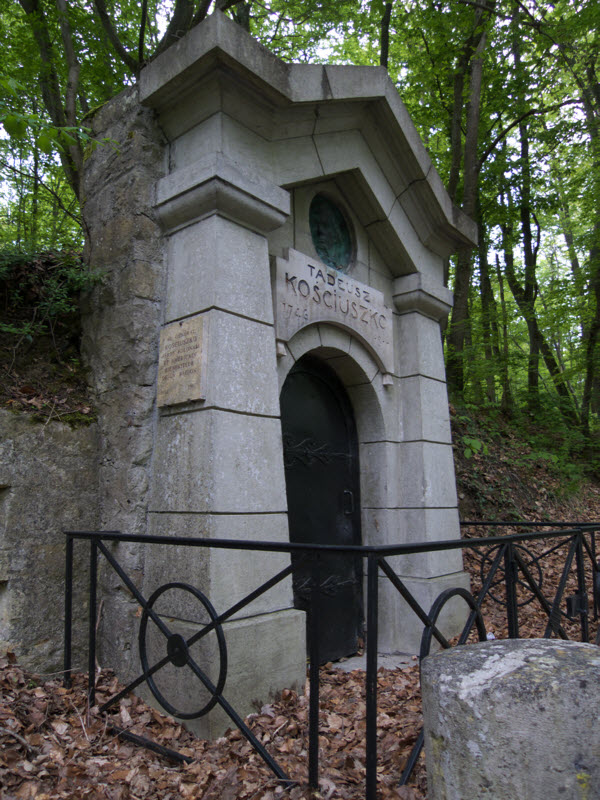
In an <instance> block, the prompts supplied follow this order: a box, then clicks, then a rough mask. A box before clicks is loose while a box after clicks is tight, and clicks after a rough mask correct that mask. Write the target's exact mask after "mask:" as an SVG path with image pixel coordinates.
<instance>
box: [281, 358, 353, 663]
mask: <svg viewBox="0 0 600 800" xmlns="http://www.w3.org/2000/svg"><path fill="white" fill-rule="evenodd" d="M281 423H282V430H283V452H284V464H285V480H286V492H287V503H288V515H289V527H290V540H291V541H292V542H302V543H306V542H311V543H314V542H316V543H320V544H338V545H347V544H360V543H361V535H360V503H359V468H358V445H357V437H356V426H355V423H354V416H353V413H352V407H351V405H350V401H349V399H348V396H347V394H346V391H345V389H344V387H343V386H342V384H341V383H340V381H339V379H338V378H337V376H336V375H335V373H334V372H333V370H331V369H330V368H329V367H327V366H326V365H325V364H324V363H323V362H321V361H320V360H318V359H316V358H313V357H309V356H305V357H304V358H302V359H300V360H299V361H298V362H297V364H296V365H295V366H294V368H293V369H292V370H291V371H290V374H289V375H288V377H287V379H286V381H285V384H284V386H283V389H282V392H281ZM292 563H293V564H294V567H295V569H294V604H295V606H296V608H301V609H307V608H308V599H309V597H310V590H311V585H312V584H311V569H310V567H309V566H308V565H307V564H306V563H299V559H298V558H294V559H293V560H292ZM319 583H320V592H319V612H318V613H319V641H320V647H319V661H320V663H324V662H326V661H335V660H337V659H339V658H342V657H343V656H347V655H350V654H352V653H355V652H356V650H357V647H358V637H359V635H360V633H361V631H362V583H361V563H360V559H357V558H356V557H347V556H346V557H344V556H342V555H340V554H335V555H327V556H324V557H323V558H322V561H321V566H320V582H319ZM309 624H310V620H309Z"/></svg>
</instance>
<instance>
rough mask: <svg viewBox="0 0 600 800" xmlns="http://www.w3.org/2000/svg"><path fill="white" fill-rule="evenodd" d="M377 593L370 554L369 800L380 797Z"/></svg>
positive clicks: (374, 562)
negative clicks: (378, 766) (378, 781)
mask: <svg viewBox="0 0 600 800" xmlns="http://www.w3.org/2000/svg"><path fill="white" fill-rule="evenodd" d="M377 590H378V561H377V556H376V555H375V554H374V553H369V557H368V561H367V676H366V681H367V686H366V694H367V706H366V717H367V718H366V726H367V727H366V746H367V758H366V779H367V786H366V795H365V797H366V800H376V797H377V617H378V593H377Z"/></svg>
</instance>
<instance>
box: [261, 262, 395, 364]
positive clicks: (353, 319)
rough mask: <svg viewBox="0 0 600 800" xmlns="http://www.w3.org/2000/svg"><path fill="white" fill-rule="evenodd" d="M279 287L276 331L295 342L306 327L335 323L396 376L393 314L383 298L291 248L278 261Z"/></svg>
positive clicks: (358, 282)
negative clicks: (372, 353) (353, 333)
mask: <svg viewBox="0 0 600 800" xmlns="http://www.w3.org/2000/svg"><path fill="white" fill-rule="evenodd" d="M275 269H276V274H275V281H274V307H275V330H276V336H277V338H278V339H282V340H283V341H284V342H287V341H289V340H290V339H291V338H292V336H293V335H294V334H295V333H296V332H297V331H299V330H300V329H301V328H304V327H305V326H306V325H309V324H310V323H315V322H331V323H333V324H334V325H338V326H340V327H343V328H346V329H350V331H354V332H355V333H357V334H358V335H359V336H360V338H361V339H363V340H364V341H365V342H366V343H367V344H368V345H370V347H371V349H372V350H373V351H374V353H375V354H376V355H377V356H378V357H379V359H380V361H381V362H382V364H383V366H384V368H385V369H386V371H387V372H393V370H394V349H393V341H394V338H393V319H392V309H391V308H389V307H388V306H386V305H385V303H384V297H383V293H382V292H379V291H377V289H373V288H372V287H370V286H367V284H365V283H361V282H360V281H356V280H353V279H352V278H351V277H350V276H348V275H346V274H344V273H342V272H339V271H338V270H334V269H330V268H328V267H325V266H324V265H323V264H319V263H318V262H317V263H313V262H311V261H310V260H309V259H308V257H307V256H305V255H304V254H302V253H299V252H298V251H297V250H292V249H291V248H290V250H289V253H288V258H287V259H285V258H277V259H276V267H275Z"/></svg>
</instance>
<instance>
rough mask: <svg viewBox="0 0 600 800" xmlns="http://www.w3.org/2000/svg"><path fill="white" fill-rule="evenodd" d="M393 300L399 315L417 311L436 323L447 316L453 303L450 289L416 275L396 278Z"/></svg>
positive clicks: (423, 276)
mask: <svg viewBox="0 0 600 800" xmlns="http://www.w3.org/2000/svg"><path fill="white" fill-rule="evenodd" d="M393 298H394V305H395V307H396V310H397V311H398V312H399V313H400V314H408V313H409V312H411V311H418V312H419V313H420V314H424V315H425V316H426V317H431V318H432V319H435V320H436V321H437V322H440V321H441V320H443V319H445V318H446V317H447V316H448V314H449V312H450V309H451V308H452V302H453V297H452V292H451V291H450V289H447V288H446V287H445V286H441V285H440V284H437V283H435V282H434V281H432V280H429V279H427V277H426V276H425V275H419V274H416V273H415V274H413V275H404V276H402V277H401V278H396V280H395V281H394V288H393Z"/></svg>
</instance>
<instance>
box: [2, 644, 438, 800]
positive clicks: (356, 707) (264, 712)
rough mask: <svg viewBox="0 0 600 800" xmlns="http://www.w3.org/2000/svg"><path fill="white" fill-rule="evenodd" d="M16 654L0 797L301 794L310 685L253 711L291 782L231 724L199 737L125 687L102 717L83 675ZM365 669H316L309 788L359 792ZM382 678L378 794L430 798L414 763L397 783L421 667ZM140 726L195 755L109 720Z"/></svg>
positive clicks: (414, 716)
mask: <svg viewBox="0 0 600 800" xmlns="http://www.w3.org/2000/svg"><path fill="white" fill-rule="evenodd" d="M35 680H36V679H35V678H34V677H33V676H30V675H27V674H26V673H24V672H23V671H22V670H20V669H19V667H18V666H17V665H16V664H15V663H13V659H11V660H9V659H8V658H4V659H0V697H1V703H0V723H1V727H0V747H1V751H0V786H2V787H3V789H4V792H5V794H4V795H3V800H13V798H18V800H30V798H32V799H33V798H36V800H44V798H52V799H53V800H59V799H61V798H72V797H74V796H77V797H78V798H79V797H81V798H85V799H86V800H99V799H100V798H102V800H106V798H108V800H136V799H137V798H144V800H154V798H156V799H157V800H158V798H160V800H179V799H180V798H185V799H186V800H187V799H188V798H189V800H199V798H202V800H213V799H214V800H217V799H218V800H250V799H251V798H252V799H253V800H277V799H278V798H281V797H289V798H290V800H305V798H309V796H310V793H309V791H308V787H307V785H306V782H307V760H308V755H307V753H308V696H307V695H303V696H302V695H300V696H299V695H297V694H296V693H295V692H293V691H291V690H289V689H286V690H284V692H282V694H281V697H280V698H279V700H278V701H277V702H272V703H269V704H267V705H265V706H263V708H262V709H261V711H260V712H259V713H257V714H253V715H251V716H250V717H249V718H248V724H249V726H250V727H251V729H252V730H253V732H254V734H255V735H256V736H257V737H258V738H259V739H260V740H261V741H263V742H264V743H265V744H266V746H267V747H268V749H269V752H270V753H271V754H272V755H273V756H274V757H275V758H276V759H277V761H278V762H279V763H280V765H281V767H282V768H283V769H284V770H285V771H286V772H287V774H288V775H289V776H290V778H291V779H292V780H294V781H296V782H297V785H296V786H294V787H293V788H291V789H288V790H287V791H285V790H284V787H283V786H282V785H281V783H280V782H279V781H278V780H277V779H276V778H275V777H274V776H273V775H272V773H271V772H270V771H269V769H268V768H267V767H266V766H265V764H264V762H263V761H262V759H261V758H260V756H258V754H256V753H255V752H254V750H253V749H252V747H251V746H250V745H249V743H248V742H247V741H246V739H245V738H244V737H243V736H242V734H241V733H240V732H239V731H238V730H237V729H236V730H231V731H228V732H227V734H226V735H225V736H223V737H221V738H220V739H218V740H217V741H215V742H206V741H203V740H199V739H195V738H194V737H193V736H192V735H191V734H190V733H188V732H187V731H186V730H185V729H184V728H183V727H182V725H180V724H179V723H178V722H177V721H175V720H173V719H171V718H170V717H167V716H165V715H163V714H160V713H159V712H158V711H156V710H155V709H151V708H149V707H148V706H146V705H145V703H143V702H142V701H141V700H140V699H139V698H137V697H133V696H130V697H126V698H124V699H123V700H122V701H121V703H120V705H119V706H118V707H117V708H116V709H114V712H112V713H110V712H109V714H108V715H107V717H106V718H104V717H101V716H100V715H99V714H98V707H97V706H96V707H94V708H92V709H88V708H87V705H86V690H87V687H86V680H85V677H84V676H82V675H74V677H73V688H72V689H70V690H65V689H64V688H63V687H62V685H61V683H60V682H59V681H57V680H51V681H48V682H46V683H43V684H39V685H38V684H36V682H35ZM364 684H365V681H364V672H361V671H358V670H357V671H354V672H350V673H343V672H340V671H338V670H335V669H331V668H327V667H325V668H323V669H322V672H321V719H320V722H321V726H320V735H319V750H320V762H321V782H320V791H319V793H318V794H316V795H314V800H319V797H321V798H323V800H335V799H336V798H340V799H341V798H361V797H364V781H365V741H364V736H365V722H364V712H365V685H364ZM378 685H379V706H380V714H379V729H380V730H379V735H378V738H379V742H378V746H379V753H380V757H379V769H378V785H379V794H380V797H381V798H382V800H390V799H391V798H394V799H396V798H405V800H423V798H425V793H424V786H425V776H424V770H423V767H422V765H421V766H419V769H418V773H417V778H416V787H415V788H403V789H400V788H399V787H398V785H397V784H398V781H399V778H400V775H401V772H402V769H403V767H404V763H405V761H406V758H407V756H408V754H409V752H410V749H411V747H412V744H413V743H414V741H415V738H416V735H417V733H418V730H419V727H420V702H419V686H418V667H417V666H416V665H415V666H412V667H410V668H408V669H404V670H383V669H381V670H380V671H379V674H378ZM119 688H120V687H119V684H118V682H117V680H116V678H115V676H114V675H113V674H112V673H110V672H109V671H103V672H102V673H101V674H100V675H99V678H98V686H97V698H98V703H102V702H104V701H105V700H106V699H107V698H108V697H110V696H112V695H113V694H115V693H116V692H117V691H118V690H119ZM112 724H114V725H118V726H122V727H127V730H128V732H131V733H133V734H137V735H140V736H145V737H147V738H149V739H151V740H152V741H155V742H157V743H158V744H161V745H163V746H165V747H169V748H172V749H177V751H178V752H179V753H181V754H182V755H186V756H188V757H189V758H191V759H192V760H191V762H190V763H189V764H183V765H180V764H175V763H173V762H170V761H168V760H166V759H165V758H163V757H161V756H159V755H157V754H155V753H152V752H150V751H148V750H146V749H144V748H141V747H137V746H135V745H133V744H129V743H127V742H123V741H122V740H121V739H120V738H119V737H118V736H116V735H115V734H114V733H113V732H112V731H111V727H110V726H111V725H112Z"/></svg>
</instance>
